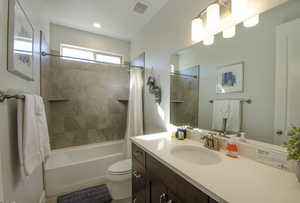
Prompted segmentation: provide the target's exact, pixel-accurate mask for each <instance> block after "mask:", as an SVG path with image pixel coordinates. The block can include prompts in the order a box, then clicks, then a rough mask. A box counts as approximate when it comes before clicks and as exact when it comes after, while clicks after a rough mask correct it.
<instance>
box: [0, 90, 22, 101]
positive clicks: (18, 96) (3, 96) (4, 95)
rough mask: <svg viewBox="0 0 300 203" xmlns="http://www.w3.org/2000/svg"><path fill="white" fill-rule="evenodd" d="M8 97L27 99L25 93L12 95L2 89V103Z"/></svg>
mask: <svg viewBox="0 0 300 203" xmlns="http://www.w3.org/2000/svg"><path fill="white" fill-rule="evenodd" d="M6 99H25V96H24V95H18V94H15V95H10V94H6V93H5V92H3V91H0V103H2V102H4V101H5V100H6Z"/></svg>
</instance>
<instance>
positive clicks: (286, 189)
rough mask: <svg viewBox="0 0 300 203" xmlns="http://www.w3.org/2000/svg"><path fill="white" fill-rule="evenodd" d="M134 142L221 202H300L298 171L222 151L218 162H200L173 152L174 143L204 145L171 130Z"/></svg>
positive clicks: (143, 137)
mask: <svg viewBox="0 0 300 203" xmlns="http://www.w3.org/2000/svg"><path fill="white" fill-rule="evenodd" d="M131 140H132V142H133V143H135V144H137V145H138V146H139V147H141V148H142V149H144V150H145V151H146V152H148V153H149V154H150V155H152V156H154V157H155V158H156V159H158V160H159V161H161V162H162V163H164V164H165V165H166V166H168V167H169V168H170V169H172V170H173V171H174V172H176V173H177V174H179V175H180V176H182V177H183V178H185V179H186V180H187V181H188V182H190V183H191V184H193V185H194V186H195V187H197V188H199V189H200V190H202V191H203V192H205V193H207V194H208V195H209V196H211V197H212V198H214V199H215V200H217V201H219V202H228V203H300V183H299V182H298V181H297V178H296V176H295V174H293V173H289V172H286V171H283V170H279V169H277V168H273V167H270V166H267V165H264V164H261V163H259V162H256V161H253V160H250V159H246V158H244V157H240V158H238V159H233V158H230V157H228V156H226V155H225V154H224V153H222V152H214V151H213V153H217V154H219V156H220V157H221V159H222V161H221V162H220V163H218V164H215V165H198V164H194V163H191V162H187V161H185V160H182V159H179V158H177V157H176V156H174V155H172V154H171V153H170V151H171V149H172V148H173V147H174V146H179V145H193V146H201V147H203V146H202V144H201V143H200V142H197V141H193V140H188V139H186V140H184V141H180V140H177V139H174V138H171V137H170V134H169V133H166V132H165V133H158V134H151V135H145V136H139V137H135V138H131Z"/></svg>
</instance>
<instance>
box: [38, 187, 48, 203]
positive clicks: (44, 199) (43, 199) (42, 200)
mask: <svg viewBox="0 0 300 203" xmlns="http://www.w3.org/2000/svg"><path fill="white" fill-rule="evenodd" d="M39 203H46V191H45V190H43V192H42V194H41V196H40V200H39Z"/></svg>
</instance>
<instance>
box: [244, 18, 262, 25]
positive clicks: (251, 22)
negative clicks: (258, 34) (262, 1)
mask: <svg viewBox="0 0 300 203" xmlns="http://www.w3.org/2000/svg"><path fill="white" fill-rule="evenodd" d="M258 23H259V15H256V16H254V17H252V18H249V19H247V20H245V21H244V27H253V26H255V25H257V24H258Z"/></svg>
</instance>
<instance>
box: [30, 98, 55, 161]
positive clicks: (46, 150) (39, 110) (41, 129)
mask: <svg viewBox="0 0 300 203" xmlns="http://www.w3.org/2000/svg"><path fill="white" fill-rule="evenodd" d="M34 99H35V117H36V118H35V119H36V123H37V130H38V133H37V134H38V136H39V140H40V151H41V156H42V160H43V162H46V160H47V159H48V158H49V156H50V153H51V149H50V143H49V131H48V125H47V118H46V111H45V105H44V101H43V98H42V97H40V96H34Z"/></svg>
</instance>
